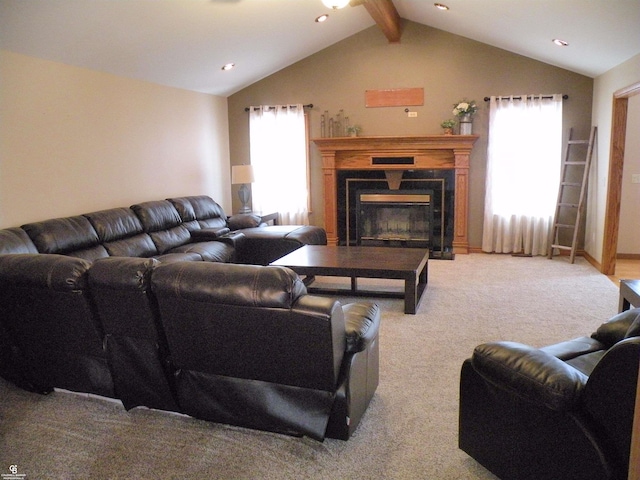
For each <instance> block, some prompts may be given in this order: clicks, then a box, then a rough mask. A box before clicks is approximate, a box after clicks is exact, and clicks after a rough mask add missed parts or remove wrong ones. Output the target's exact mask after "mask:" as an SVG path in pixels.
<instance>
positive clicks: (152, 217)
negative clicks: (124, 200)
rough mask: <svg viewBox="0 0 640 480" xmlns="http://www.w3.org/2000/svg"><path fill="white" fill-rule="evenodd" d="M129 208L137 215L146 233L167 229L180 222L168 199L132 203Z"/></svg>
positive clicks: (178, 215) (174, 208)
mask: <svg viewBox="0 0 640 480" xmlns="http://www.w3.org/2000/svg"><path fill="white" fill-rule="evenodd" d="M131 210H133V211H134V212H135V214H136V215H137V216H138V218H139V219H140V222H142V226H143V228H144V231H145V232H147V233H152V232H157V231H159V230H168V229H170V228H173V227H177V226H178V225H180V224H181V223H182V219H181V218H180V214H179V213H178V211H177V210H176V207H174V206H173V204H172V203H171V202H169V201H168V200H157V201H152V202H144V203H139V204H137V205H132V206H131Z"/></svg>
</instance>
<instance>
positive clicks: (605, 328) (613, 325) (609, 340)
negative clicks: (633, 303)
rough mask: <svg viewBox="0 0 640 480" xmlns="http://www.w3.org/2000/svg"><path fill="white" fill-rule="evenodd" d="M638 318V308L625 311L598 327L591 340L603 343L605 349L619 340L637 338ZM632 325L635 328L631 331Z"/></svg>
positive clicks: (639, 315)
mask: <svg viewBox="0 0 640 480" xmlns="http://www.w3.org/2000/svg"><path fill="white" fill-rule="evenodd" d="M638 318H640V308H633V309H631V310H625V311H624V312H621V313H619V314H617V315H615V316H613V317H611V318H610V319H609V320H607V321H606V322H605V323H603V324H602V325H600V327H599V328H598V330H596V331H595V332H594V333H593V334H592V335H591V338H594V339H596V340H598V341H599V342H602V343H604V344H605V345H606V346H607V347H612V346H613V345H615V344H616V343H618V342H619V341H620V340H623V339H625V338H628V337H630V336H631V337H633V336H638V335H640V332H639V330H640V320H638ZM633 324H635V325H636V326H635V328H633V329H632V325H633ZM629 332H630V333H631V334H629ZM634 332H635V334H634Z"/></svg>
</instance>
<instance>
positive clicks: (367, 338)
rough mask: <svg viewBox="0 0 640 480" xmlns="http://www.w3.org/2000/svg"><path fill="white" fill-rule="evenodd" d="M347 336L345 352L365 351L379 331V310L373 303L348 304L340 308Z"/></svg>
mask: <svg viewBox="0 0 640 480" xmlns="http://www.w3.org/2000/svg"><path fill="white" fill-rule="evenodd" d="M342 310H343V312H344V323H345V329H346V334H347V345H346V351H347V352H349V353H356V352H362V351H363V350H366V349H367V348H368V347H369V345H370V344H371V342H373V341H374V340H375V338H376V337H377V336H378V331H379V330H380V308H379V307H378V305H376V304H375V303H349V304H347V305H344V306H343V307H342Z"/></svg>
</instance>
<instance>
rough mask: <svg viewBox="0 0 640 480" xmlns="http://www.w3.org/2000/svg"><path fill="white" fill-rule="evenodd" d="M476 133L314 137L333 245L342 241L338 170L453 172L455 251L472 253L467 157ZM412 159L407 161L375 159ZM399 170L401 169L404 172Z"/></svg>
mask: <svg viewBox="0 0 640 480" xmlns="http://www.w3.org/2000/svg"><path fill="white" fill-rule="evenodd" d="M477 139H478V136H477V135H402V136H371V137H333V138H315V139H313V140H312V141H313V142H314V143H315V144H316V146H317V147H318V149H319V150H320V154H321V155H322V170H323V175H324V182H323V183H324V203H325V212H324V219H325V230H326V231H327V241H328V243H329V245H337V244H338V223H337V222H338V217H337V209H338V201H337V174H336V171H338V170H384V171H400V172H401V171H404V170H430V169H453V170H455V207H454V210H455V212H454V239H453V251H454V253H469V240H468V233H467V223H468V211H469V159H470V156H471V150H472V149H473V144H474V143H475V142H476V140H477ZM399 157H410V158H412V159H413V160H412V161H411V163H410V164H407V163H393V162H389V163H384V162H383V163H380V162H379V161H374V158H385V159H393V158H399ZM400 172H398V173H400Z"/></svg>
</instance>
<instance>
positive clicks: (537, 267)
mask: <svg viewBox="0 0 640 480" xmlns="http://www.w3.org/2000/svg"><path fill="white" fill-rule="evenodd" d="M373 261H375V259H373ZM321 280H326V281H328V282H334V283H335V282H336V281H337V280H336V279H321ZM361 282H366V281H361ZM378 283H379V282H378ZM344 301H345V302H346V301H349V299H347V298H345V299H344ZM374 301H376V300H374ZM617 302H618V289H617V287H616V286H615V285H614V284H613V283H612V282H611V281H610V280H609V279H608V278H607V277H606V276H604V275H602V274H600V273H598V272H597V271H596V270H595V269H594V268H593V267H592V266H590V265H589V264H588V263H587V262H586V261H585V260H584V259H582V258H578V259H577V260H576V263H575V264H574V265H571V264H569V263H568V261H566V260H565V259H563V258H555V259H554V260H547V259H546V258H543V257H533V258H518V257H512V256H509V255H487V254H471V255H457V256H456V259H455V260H454V261H446V260H440V261H430V263H429V287H428V289H427V291H426V293H425V296H424V298H423V300H422V302H421V304H420V307H419V310H418V314H417V315H404V314H403V301H402V300H377V303H379V304H380V305H381V307H382V310H383V320H382V322H383V323H382V327H381V334H380V356H381V365H380V386H379V387H378V390H377V392H376V395H375V397H374V399H373V401H372V403H371V405H370V407H369V409H368V411H367V413H366V415H365V417H364V419H363V421H362V423H361V424H360V427H359V428H358V430H357V431H356V433H355V435H354V436H353V437H352V439H351V440H349V441H348V442H343V441H340V440H325V441H324V442H323V443H319V442H315V441H313V440H309V439H306V438H292V437H286V436H282V435H276V434H270V433H264V432H258V431H252V430H246V429H241V428H235V427H228V426H224V425H218V424H211V423H207V422H204V421H199V420H195V419H192V418H188V417H184V416H179V415H173V414H167V413H165V412H158V411H150V410H147V409H134V410H132V411H130V412H126V411H125V410H124V409H123V408H122V406H121V405H120V404H119V403H118V402H114V401H107V400H105V399H101V398H90V397H87V396H85V395H78V394H71V393H67V392H54V393H52V394H50V395H48V396H38V395H35V394H31V393H27V392H24V391H21V390H19V389H17V388H15V387H13V386H12V385H10V384H8V383H7V382H4V381H2V380H0V473H9V471H8V468H9V466H10V465H17V467H18V471H19V473H23V474H26V477H25V478H26V480H36V479H154V480H155V479H183V478H184V479H331V480H334V479H341V480H342V479H436V480H441V479H442V480H447V479H451V480H453V479H456V480H458V479H464V480H485V479H486V480H489V479H494V480H495V478H496V477H494V476H493V475H491V474H490V473H489V472H487V471H486V470H485V469H484V468H482V467H481V466H479V465H478V464H477V463H476V462H475V461H474V460H472V459H471V458H469V457H468V456H467V455H466V454H464V453H463V452H461V451H460V450H458V448H457V414H458V379H459V371H460V366H461V364H462V361H463V360H464V359H465V358H467V357H468V356H469V355H470V354H471V352H472V350H473V348H474V347H475V346H476V345H477V344H480V343H483V342H487V341H494V340H513V341H518V342H522V343H527V344H530V345H534V346H542V345H547V344H551V343H555V342H558V341H562V340H566V339H569V338H572V337H577V336H582V335H585V334H590V333H591V332H593V331H594V330H595V329H596V328H597V327H598V325H599V324H600V323H602V322H603V321H605V320H606V319H608V318H609V317H611V316H613V315H615V313H616V311H617Z"/></svg>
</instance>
